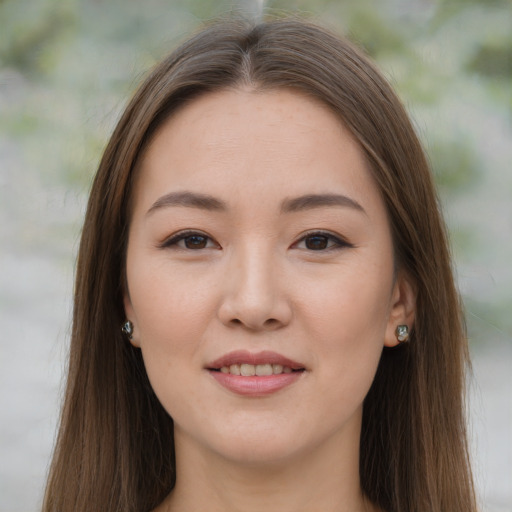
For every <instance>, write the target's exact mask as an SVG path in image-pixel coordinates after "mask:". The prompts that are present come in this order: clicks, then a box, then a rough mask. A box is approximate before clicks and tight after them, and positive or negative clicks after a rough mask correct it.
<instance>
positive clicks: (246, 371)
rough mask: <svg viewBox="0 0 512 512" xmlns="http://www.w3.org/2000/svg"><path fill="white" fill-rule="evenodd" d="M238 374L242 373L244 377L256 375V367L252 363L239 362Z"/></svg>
mask: <svg viewBox="0 0 512 512" xmlns="http://www.w3.org/2000/svg"><path fill="white" fill-rule="evenodd" d="M240 375H243V376H244V377H252V376H253V375H256V367H255V366H254V365H253V364H241V365H240Z"/></svg>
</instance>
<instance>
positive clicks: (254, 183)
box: [134, 90, 383, 207]
mask: <svg viewBox="0 0 512 512" xmlns="http://www.w3.org/2000/svg"><path fill="white" fill-rule="evenodd" d="M189 189H193V190H194V191H196V192H201V193H208V194H213V195H217V196H220V197H222V198H224V197H229V198H231V200H235V199H236V198H240V199H244V200H247V199H248V197H254V196H255V195H258V194H259V195H260V200H263V199H265V200H267V199H268V200H270V199H272V198H273V197H274V196H276V199H277V196H283V195H286V196H294V195H301V194H304V193H329V192H332V191H336V192H341V193H344V194H351V195H355V196H364V197H365V200H370V201H371V200H372V199H373V200H375V201H377V202H378V201H379V200H380V194H379V192H378V190H377V188H376V185H375V184H374V182H373V179H372V177H371V175H370V173H369V171H368V169H367V165H366V162H365V159H364V156H363V153H362V151H361V149H360V148H359V145H358V144H357V142H356V141H355V140H354V138H353V137H352V136H351V134H350V133H349V132H348V130H347V129H346V128H345V127H344V126H343V124H342V122H341V121H340V120H339V119H338V118H337V117H336V116H335V115H334V114H333V113H332V112H331V111H330V110H329V109H328V107H326V106H325V105H323V104H322V103H321V102H319V101H317V100H314V99H311V98H309V97H307V96H305V95H304V94H301V93H298V92H295V91H291V90H273V91H263V92H262V91H255V90H225V91H220V92H216V93H211V94H206V95H203V96H201V97H199V98H197V99H195V100H193V101H192V102H191V103H189V104H187V105H186V106H184V107H182V108H181V109H179V110H178V111H177V112H175V113H174V114H173V115H172V116H171V117H170V118H169V119H168V120H167V121H166V122H165V123H164V124H163V125H162V127H160V129H159V130H158V131H157V133H156V135H155V137H154V138H153V140H152V142H151V144H150V145H149V147H148V148H147V150H146V152H145V155H144V157H143V159H142V162H141V166H140V169H139V176H138V179H137V180H136V186H135V191H134V192H135V194H134V196H135V197H134V199H135V203H137V204H139V205H140V204H144V205H146V206H147V205H148V204H149V203H150V202H151V201H154V200H155V198H156V197H158V196H159V195H161V194H163V193H168V192H171V191H180V190H189ZM380 206H381V207H382V206H383V205H380Z"/></svg>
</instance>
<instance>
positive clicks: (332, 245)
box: [160, 230, 354, 252]
mask: <svg viewBox="0 0 512 512" xmlns="http://www.w3.org/2000/svg"><path fill="white" fill-rule="evenodd" d="M194 237H195V238H198V239H203V241H204V242H205V244H206V245H205V246H203V247H195V248H192V247H187V246H186V245H185V244H186V241H187V239H193V238H194ZM312 238H318V239H321V240H324V241H326V242H327V246H326V247H320V248H316V249H312V248H311V247H307V246H306V247H304V248H300V249H304V250H308V251H312V252H324V251H331V250H336V249H342V248H351V247H354V246H353V245H352V244H351V243H349V242H347V241H346V240H343V239H342V238H341V237H339V236H335V235H333V234H332V233H329V232H327V231H311V232H308V233H306V234H304V235H303V236H302V237H301V238H300V239H299V240H297V242H294V243H293V244H292V247H293V248H299V247H298V245H299V244H301V243H302V242H304V243H307V240H308V239H312ZM180 242H183V246H182V245H179V244H180ZM211 242H213V243H214V244H215V245H216V246H217V248H218V247H219V246H218V244H217V242H215V241H214V240H213V239H212V238H211V237H209V236H208V235H207V234H205V233H202V232H201V231H193V230H186V231H180V232H179V233H176V234H174V235H172V236H171V237H170V238H168V239H166V240H165V241H164V242H163V243H162V244H161V246H160V247H161V248H171V247H178V248H179V249H184V250H190V251H197V250H202V249H211V248H212V247H211V245H210V246H209V244H210V243H211Z"/></svg>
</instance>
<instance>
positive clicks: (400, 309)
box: [384, 271, 416, 347]
mask: <svg viewBox="0 0 512 512" xmlns="http://www.w3.org/2000/svg"><path fill="white" fill-rule="evenodd" d="M415 313H416V286H415V283H414V282H413V281H412V279H411V278H410V277H409V275H408V274H407V273H406V272H404V271H400V272H398V276H397V278H396V280H395V284H394V285H393V293H392V297H391V308H390V311H389V319H388V325H387V327H386V335H385V339H384V345H385V346H386V347H395V346H396V345H398V343H399V341H398V338H397V337H396V328H397V327H398V326H399V325H407V327H409V332H410V331H412V327H413V325H414V318H415Z"/></svg>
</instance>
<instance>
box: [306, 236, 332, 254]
mask: <svg viewBox="0 0 512 512" xmlns="http://www.w3.org/2000/svg"><path fill="white" fill-rule="evenodd" d="M304 242H305V245H306V249H309V250H311V251H321V250H323V249H327V248H328V247H329V237H328V236H325V235H313V236H308V237H307V238H305V239H304Z"/></svg>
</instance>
